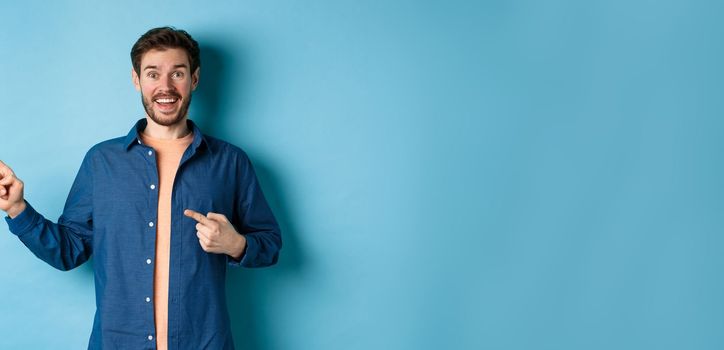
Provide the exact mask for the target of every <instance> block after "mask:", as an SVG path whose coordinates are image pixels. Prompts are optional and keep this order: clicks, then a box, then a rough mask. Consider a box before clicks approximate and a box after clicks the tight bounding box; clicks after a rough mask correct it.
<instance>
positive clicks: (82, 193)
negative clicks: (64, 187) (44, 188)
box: [5, 154, 93, 271]
mask: <svg viewBox="0 0 724 350" xmlns="http://www.w3.org/2000/svg"><path fill="white" fill-rule="evenodd" d="M92 193H93V182H92V177H91V167H90V161H89V155H88V154H86V157H85V158H84V159H83V163H82V164H81V167H80V170H79V171H78V174H77V175H76V178H75V181H74V182H73V186H72V187H71V190H70V193H69V194H68V198H67V200H66V202H65V207H64V209H63V214H62V215H61V216H60V218H59V219H58V223H54V222H52V221H50V220H48V219H46V218H45V217H44V216H43V215H41V214H40V213H38V212H37V211H36V210H35V208H33V206H32V205H30V203H28V202H27V201H26V208H25V210H23V212H22V213H20V214H19V215H18V216H16V217H15V218H12V219H11V218H10V217H9V216H6V217H5V221H6V222H7V224H8V228H9V229H10V232H12V233H13V234H15V235H16V236H18V238H20V241H21V242H23V244H25V246H26V247H28V249H30V251H32V252H33V254H35V256H37V257H38V258H40V259H41V260H43V261H45V262H46V263H48V264H49V265H51V266H53V267H55V268H57V269H59V270H63V271H67V270H71V269H73V268H75V267H77V266H80V265H81V264H83V263H84V262H86V261H87V260H88V259H89V258H90V256H91V254H92V231H93V219H92V215H93V210H92Z"/></svg>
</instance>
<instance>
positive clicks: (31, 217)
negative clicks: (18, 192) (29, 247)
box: [5, 201, 41, 236]
mask: <svg viewBox="0 0 724 350" xmlns="http://www.w3.org/2000/svg"><path fill="white" fill-rule="evenodd" d="M40 218H41V216H40V214H38V212H37V211H35V208H33V206H32V205H30V203H28V202H27V201H25V209H24V210H23V211H22V212H21V213H20V214H18V216H16V217H15V218H14V219H11V218H10V216H7V215H6V216H5V222H7V223H8V228H9V229H10V232H12V233H13V234H15V235H16V236H21V235H23V234H25V233H27V232H28V231H30V229H31V228H32V227H33V226H35V225H36V223H37V222H38V220H39V219H40Z"/></svg>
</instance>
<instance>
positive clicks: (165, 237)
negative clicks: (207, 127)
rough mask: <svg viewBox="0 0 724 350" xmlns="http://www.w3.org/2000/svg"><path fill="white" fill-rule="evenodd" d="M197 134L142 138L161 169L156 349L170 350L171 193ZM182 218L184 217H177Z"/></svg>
mask: <svg viewBox="0 0 724 350" xmlns="http://www.w3.org/2000/svg"><path fill="white" fill-rule="evenodd" d="M193 138H194V136H193V133H189V134H188V135H186V136H184V137H182V138H179V139H173V140H164V139H157V138H153V137H150V136H148V135H146V134H143V133H142V134H141V141H142V142H143V143H144V144H146V145H149V146H151V147H152V148H153V149H155V150H156V165H157V166H158V185H157V189H158V222H157V223H156V266H155V270H154V274H153V310H154V315H155V322H156V346H157V349H159V350H166V349H167V348H168V280H169V261H170V260H169V259H170V256H171V191H172V189H173V181H174V178H175V177H176V170H178V166H179V163H181V157H182V156H183V154H184V152H185V151H186V148H188V146H189V145H190V144H191V142H192V141H193ZM176 215H182V213H176Z"/></svg>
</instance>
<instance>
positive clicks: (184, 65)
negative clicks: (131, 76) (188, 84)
mask: <svg viewBox="0 0 724 350" xmlns="http://www.w3.org/2000/svg"><path fill="white" fill-rule="evenodd" d="M173 68H174V69H175V68H186V69H188V68H189V67H188V66H187V65H186V64H185V63H183V64H175V65H174V66H173ZM146 69H158V66H146V67H144V68H143V70H144V71H145V70H146Z"/></svg>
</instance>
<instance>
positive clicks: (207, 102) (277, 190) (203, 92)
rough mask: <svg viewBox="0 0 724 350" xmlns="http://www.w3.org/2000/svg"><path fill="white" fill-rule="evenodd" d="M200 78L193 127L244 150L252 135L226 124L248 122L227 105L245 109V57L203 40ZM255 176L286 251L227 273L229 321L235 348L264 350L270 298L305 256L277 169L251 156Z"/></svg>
mask: <svg viewBox="0 0 724 350" xmlns="http://www.w3.org/2000/svg"><path fill="white" fill-rule="evenodd" d="M200 42H203V43H204V45H202V47H201V62H202V63H201V64H202V69H201V78H200V81H199V87H198V89H197V90H196V91H195V92H194V96H193V99H194V102H193V103H192V105H193V107H192V108H194V117H193V118H192V119H194V121H196V122H197V124H198V125H199V127H200V128H201V130H203V131H204V132H205V133H207V134H209V135H211V136H216V137H221V138H222V139H225V140H226V141H228V142H231V143H233V144H235V145H237V146H240V144H239V141H240V140H241V139H242V135H243V134H244V133H248V132H253V131H243V130H237V131H229V130H222V129H223V126H224V125H228V124H227V123H226V120H227V118H245V117H247V116H246V114H245V113H244V111H243V110H233V111H230V110H226V109H225V106H228V104H227V102H228V101H232V100H233V101H235V102H236V103H235V104H234V105H235V106H242V107H243V106H245V105H246V104H245V103H244V102H245V99H246V95H247V94H246V93H245V92H246V87H247V83H248V79H246V78H247V77H248V74H247V72H248V69H249V66H248V62H247V61H246V59H245V57H232V55H230V54H229V53H227V52H226V51H224V50H223V47H224V46H228V45H220V44H217V43H214V42H213V40H208V39H202V40H200ZM249 157H250V158H251V161H252V164H253V165H254V169H255V170H256V175H257V177H258V178H259V182H260V184H261V186H262V189H263V192H264V196H265V197H266V199H267V201H268V202H269V205H270V206H271V208H272V211H273V212H274V215H275V217H276V219H277V221H278V222H279V225H280V227H281V230H282V250H281V252H280V257H279V262H278V263H277V265H275V266H273V267H271V268H265V269H244V268H241V269H235V268H231V269H229V270H228V271H227V288H226V291H227V303H228V308H229V314H230V318H231V327H232V332H233V335H234V343H235V345H236V348H238V349H255V350H265V349H271V348H272V343H273V341H272V339H274V338H275V337H278V336H279V335H278V334H273V330H274V329H275V328H276V327H274V319H273V317H272V316H273V315H270V314H269V312H270V311H269V310H270V309H271V306H273V305H274V304H275V303H276V302H277V300H274V299H273V298H270V297H269V296H270V295H278V293H269V291H270V290H272V289H273V288H279V286H282V285H284V283H280V282H283V281H282V280H283V279H285V276H288V275H289V274H298V273H300V272H301V270H302V262H303V260H304V259H303V258H302V253H301V250H300V249H299V244H298V240H297V231H296V229H295V227H294V225H293V218H292V216H291V213H290V211H289V207H288V204H289V203H288V202H287V201H285V200H284V198H286V197H285V195H284V194H285V192H284V184H283V181H282V180H281V178H280V177H279V176H277V175H276V174H275V173H274V171H273V169H270V168H269V167H267V166H266V162H264V160H263V159H259V158H258V157H254V155H252V154H250V155H249Z"/></svg>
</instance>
